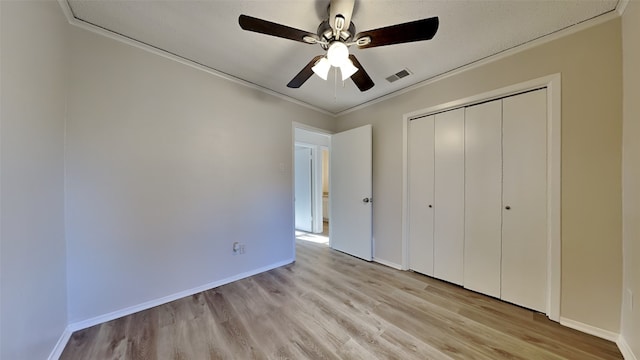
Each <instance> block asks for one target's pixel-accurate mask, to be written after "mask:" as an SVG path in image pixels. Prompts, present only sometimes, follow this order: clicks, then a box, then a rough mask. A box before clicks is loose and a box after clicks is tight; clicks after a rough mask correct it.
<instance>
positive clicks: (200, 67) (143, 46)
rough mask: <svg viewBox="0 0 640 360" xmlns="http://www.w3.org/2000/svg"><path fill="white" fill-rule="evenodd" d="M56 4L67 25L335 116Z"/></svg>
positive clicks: (62, 2) (64, 3) (64, 2)
mask: <svg viewBox="0 0 640 360" xmlns="http://www.w3.org/2000/svg"><path fill="white" fill-rule="evenodd" d="M58 4H60V7H61V8H62V12H63V13H64V15H65V17H66V18H67V21H68V22H69V24H71V25H73V26H76V27H79V28H82V29H84V30H88V31H91V32H93V33H95V34H98V35H102V36H105V37H108V38H110V39H112V40H116V41H119V42H122V43H125V44H127V45H130V46H133V47H136V48H138V49H141V50H144V51H147V52H150V53H152V54H155V55H159V56H162V57H164V58H167V59H170V60H173V61H176V62H179V63H181V64H183V65H187V66H189V67H191V68H194V69H197V70H200V71H204V72H206V73H208V74H210V75H213V76H216V77H219V78H222V79H225V80H228V81H231V82H233V83H236V84H239V85H242V86H245V87H248V88H251V89H253V90H258V91H261V92H264V93H266V94H269V95H272V96H275V97H277V98H279V99H282V100H285V101H288V102H290V103H293V104H296V105H299V106H303V107H306V108H308V109H311V110H314V111H317V112H319V113H322V114H325V115H328V116H331V117H335V116H336V115H335V114H334V113H332V112H330V111H327V110H324V109H321V108H319V107H317V106H314V105H311V104H309V103H306V102H304V101H300V100H297V99H294V98H292V97H290V96H288V95H285V94H282V93H279V92H277V91H273V90H270V89H267V88H265V87H263V86H260V85H257V84H254V83H252V82H249V81H246V80H243V79H240V78H238V77H235V76H233V75H229V74H226V73H224V72H221V71H218V70H216V69H214V68H211V67H208V66H205V65H203V64H200V63H198V62H195V61H193V60H189V59H187V58H184V57H182V56H178V55H176V54H173V53H170V52H168V51H165V50H162V49H160V48H157V47H154V46H151V45H149V44H145V43H143V42H140V41H138V40H134V39H132V38H129V37H126V36H124V35H121V34H118V33H115V32H113V31H110V30H107V29H105V28H101V27H99V26H96V25H94V24H91V23H88V22H86V21H82V20H79V19H78V18H76V17H75V15H74V14H73V11H72V10H71V7H70V6H69V3H68V2H67V0H58Z"/></svg>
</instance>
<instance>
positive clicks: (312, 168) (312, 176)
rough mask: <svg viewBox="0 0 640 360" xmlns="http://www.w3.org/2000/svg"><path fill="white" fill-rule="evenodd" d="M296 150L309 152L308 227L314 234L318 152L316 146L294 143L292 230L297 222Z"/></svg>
mask: <svg viewBox="0 0 640 360" xmlns="http://www.w3.org/2000/svg"><path fill="white" fill-rule="evenodd" d="M298 148H302V149H308V150H309V152H310V158H309V161H310V166H309V167H310V168H309V172H310V174H309V180H310V182H311V184H310V185H309V192H310V194H309V196H310V201H311V206H310V207H311V209H310V211H311V214H310V215H311V226H310V227H311V232H316V222H317V219H316V208H317V205H318V203H317V199H316V191H315V190H316V182H317V181H316V172H317V171H316V169H315V168H316V157H317V155H316V153H317V152H318V149H317V146H316V145H311V144H306V143H300V142H297V141H296V142H295V144H294V147H293V157H294V159H293V164H294V168H293V190H294V191H293V194H294V198H293V204H294V207H293V211H294V228H295V226H296V222H297V219H296V216H297V208H296V199H297V196H296V187H297V186H296V182H297V180H298V179H296V177H297V176H298V169H297V167H296V166H295V164H296V161H297V160H296V156H297V155H296V151H297V150H296V149H298ZM296 230H298V229H297V228H296ZM302 231H305V230H302Z"/></svg>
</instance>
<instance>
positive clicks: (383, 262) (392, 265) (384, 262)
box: [373, 257, 404, 270]
mask: <svg viewBox="0 0 640 360" xmlns="http://www.w3.org/2000/svg"><path fill="white" fill-rule="evenodd" d="M373 261H374V262H377V263H378V264H381V265H384V266H388V267H390V268H394V269H396V270H404V269H403V268H402V265H399V264H396V263H394V262H391V261H387V260H383V259H380V258H377V257H374V258H373Z"/></svg>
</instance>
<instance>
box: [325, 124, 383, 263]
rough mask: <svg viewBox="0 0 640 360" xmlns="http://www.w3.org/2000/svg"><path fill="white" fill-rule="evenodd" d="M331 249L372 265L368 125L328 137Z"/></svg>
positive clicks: (369, 132)
mask: <svg viewBox="0 0 640 360" xmlns="http://www.w3.org/2000/svg"><path fill="white" fill-rule="evenodd" d="M329 166H330V171H329V178H330V179H329V186H330V190H329V197H330V204H329V206H330V209H331V211H330V213H329V214H330V217H331V218H330V220H329V221H330V224H331V227H330V228H329V231H330V236H329V238H330V241H331V247H332V248H334V249H336V250H339V251H342V252H345V253H347V254H350V255H353V256H356V257H359V258H361V259H364V260H368V261H371V260H372V255H373V246H372V242H371V241H372V239H371V221H372V218H371V214H372V206H371V193H372V191H371V125H365V126H362V127H359V128H355V129H351V130H348V131H345V132H341V133H338V134H335V135H333V136H332V137H331V155H330V161H329Z"/></svg>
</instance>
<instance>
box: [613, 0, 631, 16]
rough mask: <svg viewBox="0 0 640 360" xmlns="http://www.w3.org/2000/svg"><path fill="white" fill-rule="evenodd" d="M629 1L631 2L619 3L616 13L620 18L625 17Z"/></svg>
mask: <svg viewBox="0 0 640 360" xmlns="http://www.w3.org/2000/svg"><path fill="white" fill-rule="evenodd" d="M629 1H630V0H619V1H618V5H616V12H617V13H618V15H619V16H622V15H624V10H625V9H626V8H627V5H629Z"/></svg>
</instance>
